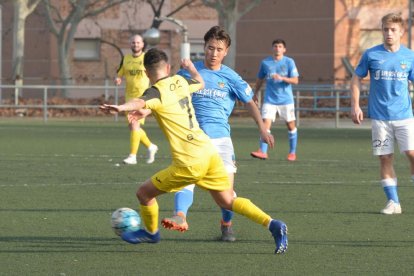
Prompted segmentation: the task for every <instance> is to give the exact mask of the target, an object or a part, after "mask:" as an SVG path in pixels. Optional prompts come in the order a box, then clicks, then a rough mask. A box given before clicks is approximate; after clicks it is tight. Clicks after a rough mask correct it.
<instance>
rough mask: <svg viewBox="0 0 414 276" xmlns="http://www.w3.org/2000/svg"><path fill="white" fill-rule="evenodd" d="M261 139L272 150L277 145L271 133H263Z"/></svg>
mask: <svg viewBox="0 0 414 276" xmlns="http://www.w3.org/2000/svg"><path fill="white" fill-rule="evenodd" d="M260 138H261V139H262V141H264V142H265V143H266V144H267V145H268V146H269V147H270V148H273V147H274V145H275V138H274V137H273V135H272V134H271V133H269V132H267V131H266V132H263V133H261V134H260Z"/></svg>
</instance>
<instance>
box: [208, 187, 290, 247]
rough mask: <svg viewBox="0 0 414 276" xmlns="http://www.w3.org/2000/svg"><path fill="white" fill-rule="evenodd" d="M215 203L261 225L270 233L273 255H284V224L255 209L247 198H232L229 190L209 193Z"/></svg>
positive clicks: (285, 238)
mask: <svg viewBox="0 0 414 276" xmlns="http://www.w3.org/2000/svg"><path fill="white" fill-rule="evenodd" d="M210 194H211V195H212V197H213V198H214V200H215V202H216V203H217V204H218V205H219V206H220V207H221V208H225V209H229V210H233V211H234V212H236V213H238V214H240V215H242V216H245V217H247V218H249V219H250V220H252V221H254V222H255V223H258V224H261V225H263V226H264V227H266V228H267V229H269V231H270V232H271V233H272V235H273V237H274V240H275V243H276V249H275V253H276V254H280V253H284V252H285V251H286V250H287V247H288V237H287V226H286V224H285V223H284V222H282V221H279V220H274V219H272V218H271V217H270V216H269V215H268V214H266V213H265V212H264V211H262V210H261V209H260V208H259V207H257V206H256V205H255V204H254V203H253V202H251V201H250V200H249V199H247V198H242V197H237V198H234V197H233V195H232V191H231V190H227V191H213V190H211V191H210Z"/></svg>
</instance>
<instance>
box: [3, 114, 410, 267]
mask: <svg viewBox="0 0 414 276" xmlns="http://www.w3.org/2000/svg"><path fill="white" fill-rule="evenodd" d="M145 128H146V130H147V132H148V135H149V137H150V138H151V139H152V140H153V142H154V143H156V144H157V145H158V146H159V148H160V150H159V153H158V155H157V158H156V162H155V163H154V164H151V165H147V164H145V162H143V159H141V160H142V162H140V163H139V164H138V165H136V166H124V165H121V166H115V164H116V163H120V162H121V160H122V158H124V157H125V156H126V154H127V153H128V143H129V142H128V139H129V138H128V130H127V127H126V125H125V122H124V120H120V121H119V122H118V123H116V122H113V121H111V119H109V118H108V119H105V120H103V121H96V122H95V121H79V122H68V121H64V122H63V121H53V120H52V121H49V122H48V123H47V124H44V123H42V122H37V121H25V120H18V121H10V120H3V121H0V198H1V200H0V229H1V232H0V260H1V266H0V275H335V274H346V275H381V274H387V275H391V274H392V275H401V274H411V273H412V272H413V271H414V263H413V256H414V184H413V183H411V182H410V173H409V166H408V162H407V161H406V159H405V157H404V156H403V155H400V154H396V171H397V174H398V176H399V191H400V199H401V202H402V208H403V214H402V215H400V216H384V215H380V214H379V210H380V209H381V208H383V206H384V204H385V196H384V194H383V192H382V188H381V187H380V184H379V168H378V160H377V159H376V158H374V157H373V156H372V155H371V149H370V131H369V130H368V129H329V128H306V127H303V128H299V145H298V160H297V162H294V163H288V162H287V161H285V157H286V154H287V149H288V145H287V132H286V129H285V128H284V127H282V126H280V124H279V126H276V127H274V131H273V133H274V134H275V135H276V148H275V149H273V150H272V151H271V152H270V159H269V160H266V161H262V160H256V159H253V158H251V157H250V155H249V153H250V151H252V150H256V149H257V146H258V136H257V131H256V127H255V125H254V123H253V121H252V120H247V121H245V122H238V121H235V123H234V124H233V128H232V133H233V134H232V135H233V141H234V146H235V151H236V155H237V161H238V173H237V175H236V190H237V193H238V195H239V196H242V197H247V198H250V199H251V200H252V201H253V202H255V203H256V204H257V205H258V206H259V207H261V208H262V209H263V210H265V211H266V212H267V213H269V214H270V215H271V216H272V217H274V218H279V219H282V220H284V221H285V222H286V223H287V225H288V228H289V249H288V252H287V253H286V254H284V255H280V256H278V255H274V254H273V251H274V242H273V239H272V237H271V235H270V232H269V231H268V230H267V229H264V228H263V227H262V226H260V225H256V224H254V223H252V222H250V221H249V220H247V219H245V218H243V217H241V216H239V215H235V219H234V229H235V232H236V235H237V239H238V240H237V241H236V242H235V243H222V242H219V241H218V238H219V234H220V233H219V219H220V211H219V209H218V207H216V205H215V204H214V203H213V200H212V199H211V198H210V196H209V194H208V193H206V192H204V191H202V190H200V189H196V194H195V202H194V205H193V207H192V208H191V209H190V212H189V216H188V221H189V224H190V230H189V231H187V232H186V233H178V232H172V231H167V230H165V229H161V238H162V240H161V242H160V243H159V244H141V245H130V244H127V243H124V242H123V241H122V240H120V238H119V237H117V236H115V234H114V233H113V232H112V229H111V227H110V222H109V221H110V215H111V213H112V212H113V211H114V210H115V209H117V208H119V207H130V208H135V209H136V208H137V200H136V198H135V191H136V188H137V185H139V183H140V182H141V181H143V180H145V179H146V178H148V177H150V176H151V175H152V174H153V173H154V172H156V171H158V170H159V169H161V168H164V167H166V166H167V165H168V164H169V163H170V161H171V159H170V154H169V149H168V145H167V143H166V141H165V139H164V137H163V136H162V134H161V132H160V130H159V129H158V128H157V127H156V125H155V123H154V122H153V121H151V120H149V122H148V123H147V125H146V127H145ZM145 152H146V150H145V148H144V147H143V146H141V147H140V155H144V154H145ZM141 160H140V161H141ZM158 201H159V206H160V219H161V218H162V217H164V216H168V215H170V214H171V213H172V208H173V195H172V194H167V195H163V196H161V197H160V198H159V199H158Z"/></svg>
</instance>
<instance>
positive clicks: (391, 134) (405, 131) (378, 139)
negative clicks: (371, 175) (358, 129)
mask: <svg viewBox="0 0 414 276" xmlns="http://www.w3.org/2000/svg"><path fill="white" fill-rule="evenodd" d="M371 125H372V152H373V154H374V155H387V154H392V153H394V141H395V140H397V143H398V148H399V149H400V152H401V153H403V152H405V151H408V150H414V118H410V119H406V120H397V121H380V120H372V122H371Z"/></svg>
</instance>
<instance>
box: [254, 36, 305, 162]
mask: <svg viewBox="0 0 414 276" xmlns="http://www.w3.org/2000/svg"><path fill="white" fill-rule="evenodd" d="M272 47H273V55H272V56H269V57H266V58H265V59H263V60H262V62H261V63H260V68H259V72H258V73H257V80H256V84H255V88H254V93H255V95H254V100H255V102H256V103H257V102H258V99H257V94H258V93H259V91H260V88H261V87H262V84H263V82H264V81H265V80H266V90H265V94H264V99H263V105H262V118H263V122H264V124H265V126H266V129H267V131H269V133H270V128H271V126H272V122H274V121H275V120H276V115H277V114H279V117H280V119H282V120H284V121H285V122H286V126H287V128H288V137H289V154H288V156H287V159H288V160H289V161H295V160H296V145H297V143H298V130H297V128H296V123H295V122H296V117H295V105H294V102H293V93H292V84H298V83H299V73H298V69H297V68H296V65H295V61H294V60H293V59H292V58H290V57H287V56H285V52H286V42H285V41H284V40H282V39H276V40H274V41H273V42H272ZM267 149H268V146H267V144H266V143H265V142H264V141H263V140H262V139H260V145H259V149H258V150H257V151H254V152H252V153H250V155H251V156H252V157H254V158H259V159H263V160H264V159H267V158H268V154H267Z"/></svg>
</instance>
